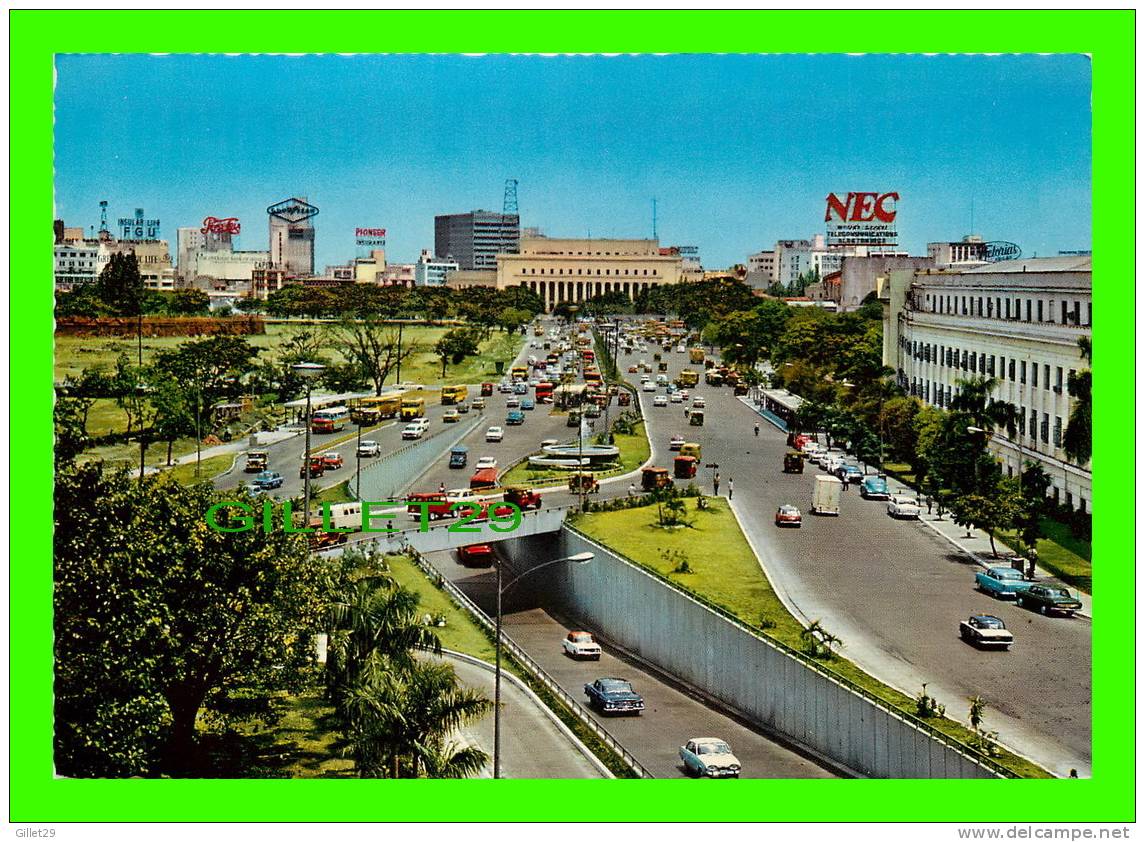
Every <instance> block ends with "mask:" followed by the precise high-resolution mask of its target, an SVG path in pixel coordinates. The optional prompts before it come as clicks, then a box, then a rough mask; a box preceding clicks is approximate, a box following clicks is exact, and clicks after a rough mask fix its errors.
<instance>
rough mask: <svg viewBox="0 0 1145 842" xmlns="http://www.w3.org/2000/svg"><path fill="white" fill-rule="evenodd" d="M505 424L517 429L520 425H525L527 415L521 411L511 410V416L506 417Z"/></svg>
mask: <svg viewBox="0 0 1145 842" xmlns="http://www.w3.org/2000/svg"><path fill="white" fill-rule="evenodd" d="M505 423H506V424H508V425H509V426H510V427H516V426H518V425H520V424H524V423H525V413H523V412H521V410H519V409H513V410H510V411H509V414H508V415H506V416H505Z"/></svg>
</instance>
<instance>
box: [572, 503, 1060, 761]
mask: <svg viewBox="0 0 1145 842" xmlns="http://www.w3.org/2000/svg"><path fill="white" fill-rule="evenodd" d="M705 499H706V501H707V505H708V508H707V510H703V511H701V510H699V509H697V507H696V503H697V501H696V500H695V499H686V501H685V502H686V505H687V508H688V515H689V517H690V518H692V519H693V523H692V528H682V529H671V530H668V529H661V528H659V527H657V526H656V525H655V524H656V507H655V506H654V505H652V506H644V507H641V508H634V509H623V510H620V511H615V512H597V513H592V514H584V515H577V516H576V519H575V526H576V528H577V529H579V530H581V531H582V532H584V533H585V534H587V535H589V536H590V537H591V538H593V539H594V540H596V541H599V542H600V543H602V544H604V545H606V546H608V547H610V548H612V549H614V550H616V551H617V552H618V553H620V554H622V555H625V556H627V557H628V558H629V559H631V560H633V561H635V562H636V563H638V564H641V565H643V566H644V567H646V568H648V569H650V570H653V571H655V572H656V573H657V574H659V575H660V576H661V577H662V578H664V579H667V580H668V581H670V582H672V583H673V584H674V585H676V586H677V587H679V588H681V589H683V590H685V591H691V592H693V593H695V594H696V595H698V596H699V597H701V598H702V599H704V600H706V601H708V602H710V603H715V604H716V605H718V606H720V607H721V608H723V609H724V610H725V611H727V612H728V613H729V614H731V615H733V616H735V617H736V618H738V619H739V620H740V621H741V622H743V623H745V624H746V625H748V626H751V627H753V628H755V629H757V630H759V631H760V632H761V633H762V634H764V635H766V636H767V637H770V638H772V639H774V640H777V641H779V642H780V643H784V644H786V645H787V646H790V647H792V648H793V649H798V650H800V651H803V650H804V648H805V641H804V638H803V636H802V634H801V632H802V631H803V626H802V625H800V623H799V621H798V620H796V619H795V618H794V617H793V616H791V614H789V613H788V612H787V609H786V608H785V607H784V606H783V603H782V602H781V601H780V600H779V597H778V596H776V594H775V592H774V591H773V590H772V588H771V585H770V583H769V582H768V581H767V577H766V576H764V574H763V571H762V569H761V568H760V565H759V562H758V561H757V559H756V557H755V554H754V553H753V552H752V550H751V547H750V545H749V544H748V543H747V539H745V538H744V536H743V533H742V532H741V531H740V528H739V524H738V523H737V522H736V520H735V517H734V515H732V513H731V511H730V510H729V509H728V506H727V503H726V502H724V501H722V500H720V499H718V498H705ZM683 561H687V563H688V566H689V567H690V568H691V570H692V572H690V573H676V572H674V570H675V569H676V568H677V567H678V566H679V565H680V564H681V562H683ZM827 630H828V631H830V628H828V629H827ZM843 643H844V646H843V653H844V654H845V653H846V645H845V644H846V641H844V642H843ZM819 663H820V664H821V666H822V667H823V668H825V669H829V670H832V671H834V672H835V673H837V674H839V675H840V676H842V677H843V678H846V679H849V680H850V681H852V682H854V683H855V684H857V685H859V686H860V687H862V688H863V689H865V690H866V691H867V692H869V693H871V694H873V695H875V696H877V697H878V698H880V699H882V700H883V701H885V702H887V703H888V704H890V705H893V706H894V707H896V708H898V709H900V710H903V711H905V712H907V713H910V714H914V712H915V704H914V700H913V699H911V698H909V697H908V696H905V695H904V694H902V693H899V692H898V691H897V690H894V689H892V688H891V687H888V686H886V685H885V684H883V683H882V682H880V681H878V680H877V679H875V678H873V677H872V676H870V675H868V674H867V673H865V672H863V671H862V670H861V669H859V668H858V667H857V666H855V665H854V664H853V663H851V662H850V661H849V660H847V659H846V658H845V657H840V656H838V655H836V656H835V657H833V658H830V659H825V660H820V661H819ZM920 689H921V688H920ZM950 701H951V705H950V711H949V712H950V714H951V715H952V716H959V715H961V714H964V713H965V711H964V710H963V709H962V708H963V705H962V702H961V700H958V701H955V700H950ZM986 719H987V721H986V723H985V724H986V727H989V725H990V723H989V713H987V718H986ZM928 721H929V723H930V724H931V725H933V726H934V727H936V728H938V729H939V730H941V731H942V732H944V733H946V734H948V735H949V736H951V737H953V738H955V739H958V740H962V741H965V740H967V739H968V738H969V737H970V736H971V733H970V731H969V730H968V729H967V728H966V727H964V726H963V725H961V724H959V723H958V722H955V721H953V720H951V719H941V720H939V719H930V720H928ZM1002 736H1003V738H1005V735H1004V734H1003V735H1002ZM1002 755H1003V756H1002V757H999V758H996V759H997V760H998V761H999V762H1000V763H1002V764H1003V765H1005V766H1006V767H1008V768H1010V769H1012V770H1013V771H1014V772H1015V773H1017V774H1018V775H1020V776H1021V777H1050V775H1049V773H1048V772H1046V771H1045V770H1044V769H1042V768H1041V767H1039V766H1036V765H1035V764H1033V763H1030V762H1029V761H1027V760H1024V759H1022V758H1020V757H1017V756H1016V755H1012V754H1010V753H1009V752H1006V751H1004V750H1003V752H1002Z"/></svg>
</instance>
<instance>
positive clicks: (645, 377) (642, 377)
mask: <svg viewBox="0 0 1145 842" xmlns="http://www.w3.org/2000/svg"><path fill="white" fill-rule="evenodd" d="M651 379H652V375H651V374H641V375H640V382H641V383H647V382H648V381H649V380H651Z"/></svg>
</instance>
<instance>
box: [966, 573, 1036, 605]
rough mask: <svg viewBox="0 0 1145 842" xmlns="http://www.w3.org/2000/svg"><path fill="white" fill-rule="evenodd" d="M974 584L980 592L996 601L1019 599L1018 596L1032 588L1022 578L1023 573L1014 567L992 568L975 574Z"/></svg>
mask: <svg viewBox="0 0 1145 842" xmlns="http://www.w3.org/2000/svg"><path fill="white" fill-rule="evenodd" d="M974 584H975V585H976V586H977V587H978V590H980V591H982V592H983V593H988V594H990V595H991V596H993V597H995V598H996V599H1017V597H1018V594H1019V593H1020V592H1022V591H1024V590H1026V589H1027V588H1029V587H1030V583H1029V582H1027V581H1026V580H1025V578H1024V577H1023V576H1022V571H1020V570H1015V569H1014V568H1013V567H991V568H989V569H988V570H979V571H978V572H977V573H975V574H974Z"/></svg>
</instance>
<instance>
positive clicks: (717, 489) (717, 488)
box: [712, 472, 720, 497]
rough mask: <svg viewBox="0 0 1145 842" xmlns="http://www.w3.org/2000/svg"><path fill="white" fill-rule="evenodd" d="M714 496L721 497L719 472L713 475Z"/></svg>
mask: <svg viewBox="0 0 1145 842" xmlns="http://www.w3.org/2000/svg"><path fill="white" fill-rule="evenodd" d="M712 496H713V497H719V496H720V475H719V472H717V473H716V475H715V476H714V477H712Z"/></svg>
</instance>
